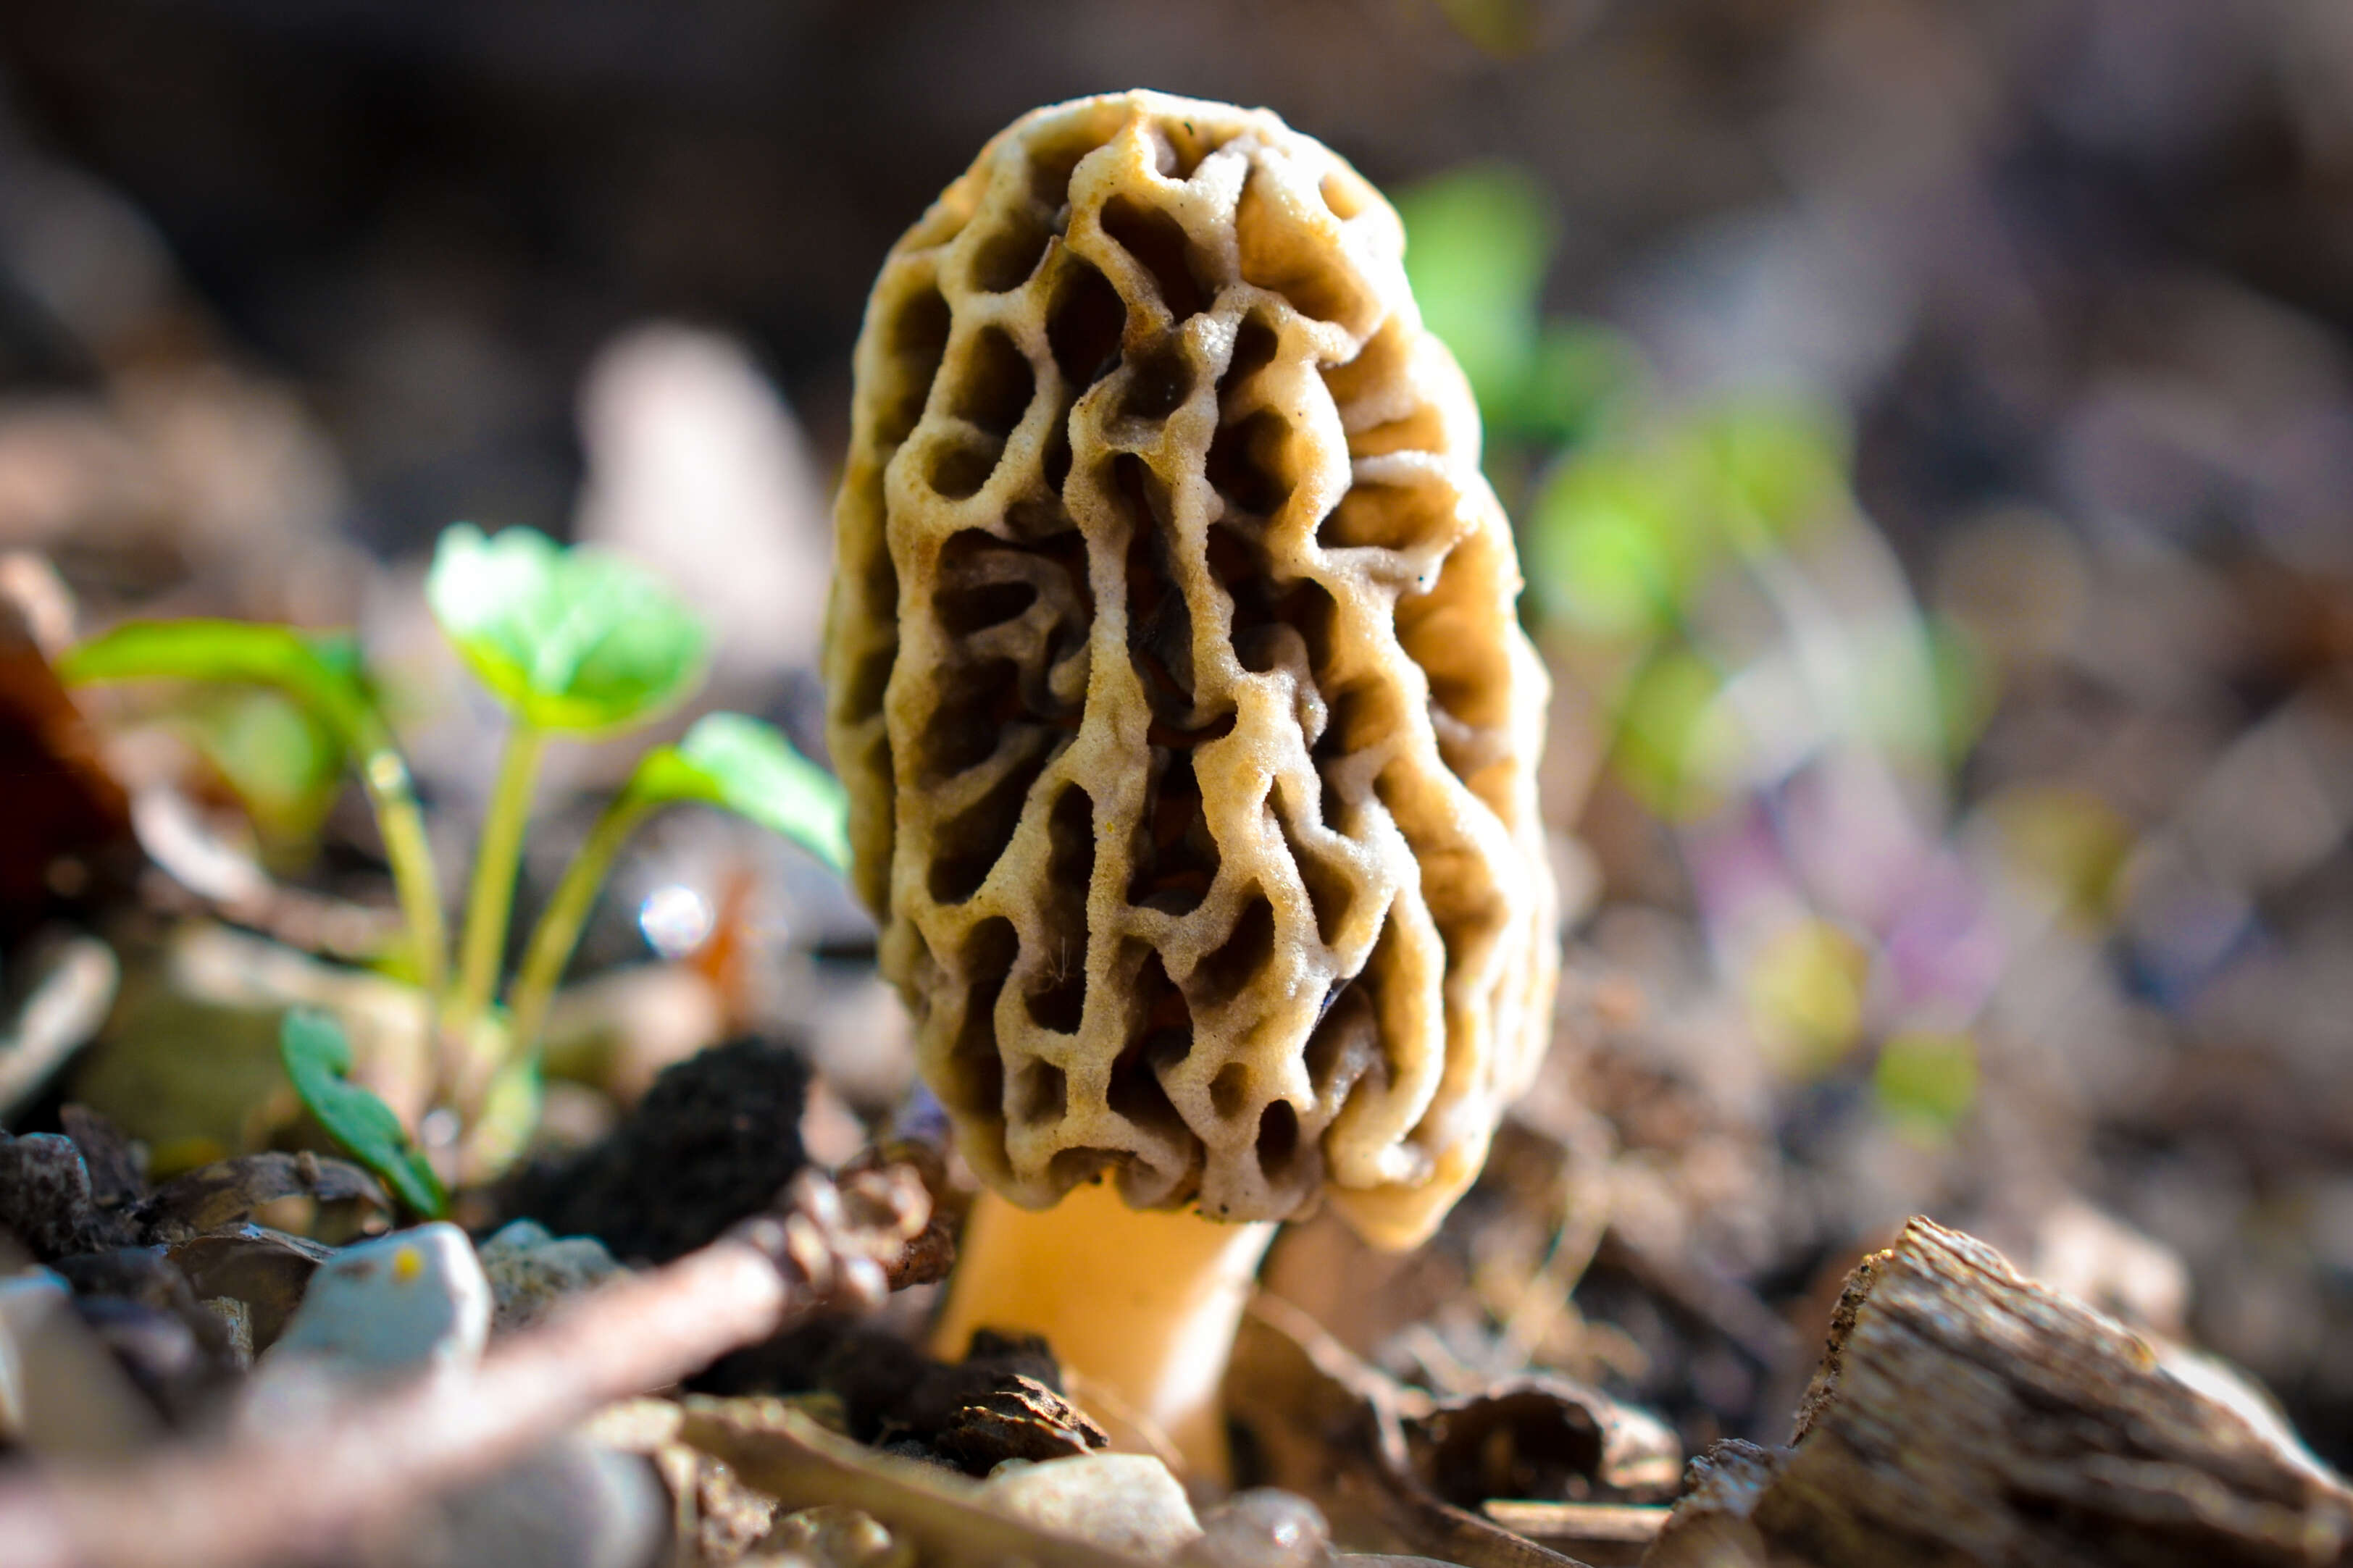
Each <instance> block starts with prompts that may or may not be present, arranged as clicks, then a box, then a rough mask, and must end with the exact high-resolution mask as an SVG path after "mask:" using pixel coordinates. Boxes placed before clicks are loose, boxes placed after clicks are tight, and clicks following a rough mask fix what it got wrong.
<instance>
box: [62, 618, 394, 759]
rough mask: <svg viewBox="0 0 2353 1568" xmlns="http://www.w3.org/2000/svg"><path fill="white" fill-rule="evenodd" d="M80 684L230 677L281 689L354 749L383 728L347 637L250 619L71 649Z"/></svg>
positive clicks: (105, 638)
mask: <svg viewBox="0 0 2353 1568" xmlns="http://www.w3.org/2000/svg"><path fill="white" fill-rule="evenodd" d="M58 672H59V673H60V674H61V675H63V676H64V677H65V679H68V680H69V681H75V682H88V681H99V680H228V681H241V682H248V683H250V684H254V685H259V686H269V687H275V688H276V689H279V690H280V691H283V692H285V693H286V694H287V695H288V696H290V697H292V698H293V699H295V700H297V701H299V702H301V704H302V705H303V706H305V707H306V708H308V709H310V710H311V712H313V713H315V714H317V715H318V716H319V717H320V718H321V719H322V720H324V721H326V722H327V723H328V724H330V725H332V727H333V729H334V731H335V732H336V735H337V737H338V738H339V739H340V740H341V741H342V742H343V744H344V746H345V747H346V748H347V749H349V750H352V751H354V752H356V751H360V750H362V749H363V748H364V744H365V741H366V738H367V737H368V736H369V734H370V733H371V731H373V730H375V729H376V728H378V727H380V721H378V720H377V718H376V715H375V701H374V700H373V699H372V698H371V697H370V696H369V693H368V689H367V685H366V683H365V682H364V680H363V679H361V677H360V664H359V647H358V645H357V644H356V643H354V642H353V640H352V639H351V638H350V637H346V636H342V635H334V636H319V635H314V634H312V633H309V632H303V631H298V630H296V629H295V628H294V627H292V626H255V625H250V624H248V623H247V622H244V621H216V620H184V621H131V622H127V623H126V624H124V625H122V626H117V627H115V628H114V629H113V630H112V631H110V632H106V633H104V634H102V635H100V636H99V637H92V638H91V639H90V641H88V642H85V643H82V644H80V645H79V647H72V648H69V649H68V650H67V651H66V656H65V658H62V659H60V660H59V661H58Z"/></svg>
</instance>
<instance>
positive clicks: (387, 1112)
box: [278, 1011, 449, 1219]
mask: <svg viewBox="0 0 2353 1568" xmlns="http://www.w3.org/2000/svg"><path fill="white" fill-rule="evenodd" d="M278 1052H279V1055H280V1057H282V1058H284V1059H285V1062H286V1076H287V1077H288V1078H290V1079H293V1080H294V1092H295V1093H297V1094H299V1095H301V1097H302V1103H303V1104H304V1105H306V1106H308V1107H310V1110H311V1115H313V1116H315V1117H317V1118H318V1119H319V1125H320V1126H322V1127H324V1128H325V1129H326V1130H327V1131H328V1132H329V1133H330V1134H332V1136H333V1138H334V1140H335V1142H338V1143H341V1144H342V1145H343V1147H344V1148H345V1149H347V1150H349V1151H350V1152H351V1154H352V1157H353V1159H355V1160H357V1161H359V1163H361V1164H363V1165H365V1166H366V1167H367V1168H368V1169H369V1170H371V1171H374V1172H375V1173H376V1174H377V1175H379V1176H382V1177H383V1178H384V1179H385V1182H386V1183H387V1184H389V1185H390V1186H391V1188H392V1190H393V1191H394V1192H395V1193H396V1194H399V1196H400V1201H401V1202H403V1203H405V1204H406V1205H408V1206H409V1207H410V1208H413V1209H415V1210H416V1211H417V1213H419V1214H421V1215H426V1216H427V1217H428V1218H432V1219H438V1218H440V1217H441V1216H442V1215H445V1214H447V1213H448V1211H449V1194H448V1193H447V1192H445V1191H443V1190H442V1186H441V1178H440V1177H439V1176H437V1175H435V1174H434V1173H433V1167H432V1165H431V1164H429V1163H427V1161H426V1158H425V1156H424V1155H423V1154H421V1153H419V1152H417V1145H416V1144H414V1143H412V1142H409V1140H408V1130H407V1129H406V1128H405V1127H403V1126H402V1125H401V1124H400V1118H399V1117H398V1116H396V1115H395V1114H394V1112H393V1109H392V1107H390V1106H389V1105H386V1104H385V1102H384V1100H382V1099H381V1098H379V1097H378V1096H377V1094H376V1092H375V1090H374V1089H368V1088H365V1087H364V1086H362V1085H360V1084H356V1083H353V1081H352V1080H351V1077H350V1074H351V1070H352V1043H351V1041H349V1040H348V1039H345V1038H344V1037H343V1026H342V1025H341V1024H338V1023H336V1022H335V1021H334V1019H332V1018H331V1017H329V1016H327V1015H326V1014H324V1013H311V1012H301V1011H298V1012H292V1013H289V1014H287V1015H286V1020H285V1022H284V1023H282V1024H280V1026H279V1030H278Z"/></svg>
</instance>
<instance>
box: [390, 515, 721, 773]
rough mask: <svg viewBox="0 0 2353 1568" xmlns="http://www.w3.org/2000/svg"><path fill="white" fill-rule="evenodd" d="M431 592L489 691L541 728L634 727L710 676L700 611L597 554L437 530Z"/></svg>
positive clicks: (461, 529) (463, 530) (512, 532)
mask: <svg viewBox="0 0 2353 1568" xmlns="http://www.w3.org/2000/svg"><path fill="white" fill-rule="evenodd" d="M425 597H426V601H427V603H428V604H429V605H432V608H433V615H434V617H435V618H436V619H438V621H439V622H440V623H441V629H442V630H443V631H444V632H446V633H448V637H449V640H450V641H451V642H453V643H455V644H456V645H457V647H458V651H459V654H461V655H462V656H464V658H465V660H466V663H467V665H468V666H469V667H470V668H471V669H472V670H473V672H474V674H475V675H476V676H477V677H478V678H479V679H480V680H481V682H482V684H483V685H485V686H487V687H489V688H490V689H491V692H492V693H493V694H495V695H496V696H497V697H498V699H499V700H500V701H501V702H502V703H504V704H505V705H506V706H507V707H508V708H509V709H510V710H512V711H513V712H514V713H515V714H517V715H518V716H519V717H521V718H522V721H524V722H526V723H528V724H531V725H533V726H534V727H536V728H538V729H542V730H555V731H571V732H574V733H585V734H596V733H602V732H606V731H614V730H620V729H626V728H628V726H630V725H632V724H636V723H639V722H642V721H645V720H647V719H649V718H650V717H652V716H653V715H654V714H656V713H658V712H659V711H660V710H662V709H664V708H667V707H669V706H670V704H672V703H674V702H676V701H678V700H680V699H681V698H683V697H684V696H686V694H687V693H688V691H689V690H691V689H692V688H693V686H694V685H695V683H696V682H697V681H699V680H700V679H702V668H703V658H704V655H705V652H706V648H707V644H708V641H709V638H708V636H707V634H706V633H705V631H704V629H703V626H702V622H701V621H700V620H699V619H698V618H697V617H696V616H695V615H694V613H693V611H691V610H690V609H689V608H688V607H687V606H686V605H685V604H684V603H683V602H682V601H681V600H680V599H679V598H678V597H677V595H674V594H672V593H671V592H670V589H669V588H668V587H666V586H665V585H664V584H662V583H661V582H660V581H659V579H657V578H656V577H654V576H653V575H651V574H649V573H647V572H646V571H644V570H643V569H642V568H640V567H638V566H636V565H634V564H632V563H629V562H628V561H625V560H623V559H622V558H621V557H619V556H617V555H612V554H608V553H607V552H603V551H600V550H597V549H596V548H594V547H586V546H584V547H581V548H577V549H571V550H567V549H565V548H564V547H562V546H560V545H558V544H556V543H555V542H554V541H552V540H550V539H549V538H548V537H547V536H546V535H544V534H542V533H537V532H534V531H532V530H530V529H527V528H510V529H507V530H505V531H502V532H501V533H499V534H497V535H495V536H493V537H487V538H486V537H485V536H484V535H483V533H482V531H481V530H480V529H478V528H476V527H474V526H473V525H472V524H470V523H459V524H458V525H457V526H456V527H454V528H451V529H449V530H448V531H445V532H444V533H443V534H442V535H441V543H440V546H439V548H438V550H436V551H435V552H434V556H433V569H432V571H431V572H430V573H428V574H427V576H426V579H425Z"/></svg>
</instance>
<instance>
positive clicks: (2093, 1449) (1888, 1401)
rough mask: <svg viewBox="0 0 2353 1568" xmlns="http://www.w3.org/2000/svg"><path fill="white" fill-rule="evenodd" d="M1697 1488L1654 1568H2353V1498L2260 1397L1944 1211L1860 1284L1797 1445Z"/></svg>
mask: <svg viewBox="0 0 2353 1568" xmlns="http://www.w3.org/2000/svg"><path fill="white" fill-rule="evenodd" d="M1694 1483H1695V1484H1694V1490H1693V1491H1692V1493H1691V1494H1690V1495H1689V1496H1687V1497H1686V1498H1685V1499H1684V1500H1683V1503H1681V1504H1680V1505H1678V1507H1677V1509H1676V1511H1675V1517H1674V1519H1673V1520H1672V1521H1671V1523H1670V1524H1669V1526H1668V1528H1667V1530H1666V1531H1664V1532H1663V1533H1662V1536H1661V1538H1660V1541H1659V1543H1658V1545H1657V1546H1656V1547H1655V1548H1653V1550H1652V1551H1651V1553H1650V1554H1649V1555H1648V1556H1647V1557H1646V1558H1645V1559H1644V1561H1645V1563H1651V1564H1653V1565H1655V1568H1679V1565H1684V1564H1695V1563H1706V1564H1709V1565H1710V1568H1715V1565H1716V1564H1725V1565H1727V1568H1730V1565H1736V1564H1741V1563H1760V1564H1761V1563H1772V1564H1775V1565H1776V1568H1779V1565H1782V1564H1806V1565H1810V1568H1865V1565H1874V1568H1875V1565H1877V1564H1881V1563H1894V1562H1901V1563H1913V1564H1922V1565H1925V1568H1941V1565H1955V1568H1957V1565H1961V1564H1972V1565H1974V1564H1994V1563H2000V1564H2003V1565H2005V1568H2008V1565H2018V1568H2042V1565H2043V1564H2050V1565H2052V1568H2058V1565H2060V1564H2084V1563H2116V1564H2134V1565H2141V1564H2148V1565H2164V1568H2173V1565H2176V1564H2179V1568H2191V1565H2193V1564H2195V1565H2200V1568H2204V1565H2224V1564H2248V1565H2251V1568H2252V1565H2262V1568H2284V1565H2287V1564H2298V1565H2307V1564H2310V1565H2317V1564H2328V1563H2348V1562H2353V1493H2348V1489H2347V1488H2346V1486H2345V1484H2344V1482H2343V1481H2341V1480H2340V1479H2338V1478H2337V1477H2336V1476H2334V1475H2332V1474H2330V1473H2329V1472H2328V1471H2327V1469H2326V1468H2324V1467H2322V1466H2321V1464H2320V1463H2319V1462H2318V1461H2317V1460H2316V1459H2315V1458H2313V1457H2312V1456H2311V1455H2310V1454H2309V1453H2308V1452H2306V1450H2305V1449H2304V1448H2303V1447H2301V1446H2300V1445H2299V1444H2297V1443H2296V1441H2295V1437H2294V1436H2293V1435H2292V1434H2291V1433H2290V1432H2289V1431H2288V1430H2287V1428H2286V1426H2284V1423H2283V1422H2281V1421H2280V1419H2279V1418H2278V1417H2277V1416H2276V1415H2274V1414H2273V1413H2272V1412H2271V1411H2270V1410H2269V1409H2268V1408H2267V1407H2266V1406H2265V1405H2264V1404H2263V1401H2262V1399H2261V1397H2260V1395H2258V1394H2255V1393H2254V1392H2253V1390H2252V1389H2251V1388H2250V1387H2248V1386H2247V1385H2246V1384H2243V1383H2242V1382H2240V1381H2239V1380H2238V1379H2237V1378H2236V1377H2235V1376H2234V1375H2233V1374H2232V1373H2229V1372H2228V1371H2227V1369H2222V1368H2220V1367H2219V1364H2218V1363H2212V1362H2211V1361H2208V1360H2205V1359H2204V1358H2200V1357H2196V1356H2193V1355H2189V1354H2188V1353H2187V1352H2179V1351H2172V1350H2168V1349H2164V1348H2161V1347H2159V1346H2157V1345H2153V1344H2152V1343H2151V1342H2148V1341H2146V1340H2144V1339H2142V1338H2140V1337H2139V1336H2137V1335H2136V1334H2134V1333H2132V1332H2131V1331H2128V1330H2126V1328H2124V1327H2123V1326H2122V1325H2121V1324H2119V1323H2117V1322H2116V1321H2115V1320H2113V1319H2111V1318H2108V1317H2105V1316H2104V1315H2103V1314H2101V1313H2099V1312H2096V1311H2094V1310H2092V1309H2091V1308H2089V1307H2086V1306H2084V1304H2082V1303H2081V1302H2079V1301H2076V1300H2073V1299H2072V1298H2070V1297H2067V1296H2064V1295H2062V1294H2060V1293H2059V1292H2057V1291H2055V1290H2052V1289H2048V1288H2047V1287H2044V1286H2042V1285H2038V1284H2035V1283H2034V1282H2032V1281H2031V1280H2028V1279H2023V1278H2021V1276H2020V1275H2019V1274H2018V1272H2017V1271H2016V1270H2015V1269H2013V1268H2011V1267H2010V1264H2009V1263H2008V1261H2007V1260H2005V1259H2004V1258H2002V1257H2001V1255H2000V1254H1999V1253H1997V1252H1995V1251H1994V1250H1993V1249H1992V1248H1991V1247H1987V1246H1986V1245H1985V1244H1984V1243H1982V1242H1979V1241H1977V1240H1975V1239H1973V1238H1971V1237H1967V1236H1963V1235H1961V1234H1960V1233H1958V1232H1957V1231H1952V1230H1947V1229H1946V1228H1945V1227H1943V1226H1938V1225H1936V1224H1934V1223H1932V1222H1931V1221H1928V1220H1926V1219H1915V1220H1913V1221H1912V1222H1911V1224H1910V1225H1909V1226H1906V1227H1905V1233H1904V1237H1903V1240H1902V1241H1901V1242H1900V1243H1899V1244H1898V1245H1897V1246H1896V1247H1894V1248H1893V1249H1891V1250H1889V1251H1886V1252H1883V1253H1879V1254H1876V1255H1874V1256H1873V1257H1871V1258H1866V1259H1865V1260H1864V1261H1863V1263H1862V1266H1861V1267H1860V1268H1857V1269H1856V1270H1855V1271H1854V1274H1853V1276H1852V1278H1851V1279H1849V1280H1848V1282H1847V1287H1846V1290H1845V1293H1844V1294H1843V1295H1842V1296H1841V1299H1840V1301H1839V1305H1838V1310H1837V1311H1836V1313H1835V1314H1834V1315H1833V1317H1832V1319H1831V1333H1830V1342H1829V1344H1828V1346H1827V1347H1826V1349H1825V1350H1824V1352H1823V1356H1822V1362H1821V1366H1820V1370H1819V1371H1818V1372H1817V1373H1815V1375H1814V1381H1813V1384H1812V1386H1811V1387H1810V1389H1809V1390H1808V1391H1807V1394H1806V1398H1805V1401H1804V1403H1803V1405H1801V1406H1800V1408H1799V1414H1798V1421H1797V1427H1796V1431H1795V1434H1794V1436H1792V1438H1791V1442H1790V1446H1789V1447H1788V1448H1787V1449H1786V1450H1782V1451H1779V1452H1778V1453H1776V1452H1768V1451H1766V1450H1760V1449H1756V1448H1753V1447H1749V1446H1748V1445H1745V1444H1742V1445H1733V1444H1726V1445H1721V1446H1719V1447H1718V1450H1717V1451H1716V1452H1715V1454H1713V1455H1711V1456H1710V1458H1708V1459H1707V1460H1703V1461H1701V1462H1700V1463H1699V1464H1697V1465H1695V1466H1694Z"/></svg>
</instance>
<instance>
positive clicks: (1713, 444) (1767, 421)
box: [1689, 396, 1851, 545]
mask: <svg viewBox="0 0 2353 1568" xmlns="http://www.w3.org/2000/svg"><path fill="white" fill-rule="evenodd" d="M1690 440H1691V443H1692V451H1691V454H1690V459H1689V460H1690V462H1691V464H1692V467H1693V468H1694V471H1695V472H1698V473H1702V474H1704V475H1706V476H1707V478H1708V479H1709V480H1710V482H1711V484H1712V487H1713V489H1714V491H1715V495H1714V500H1715V505H1717V506H1719V507H1721V508H1722V509H1723V510H1725V513H1726V515H1727V517H1728V518H1729V519H1731V520H1733V521H1736V522H1737V523H1741V524H1746V525H1747V526H1748V527H1749V529H1750V530H1752V532H1751V534H1750V539H1751V542H1752V543H1755V544H1760V545H1761V544H1763V543H1765V542H1771V541H1787V540H1788V539H1790V538H1792V537H1793V536H1795V535H1798V534H1799V533H1802V532H1803V531H1805V529H1806V527H1807V526H1808V525H1809V524H1810V523H1815V522H1819V521H1822V520H1823V519H1825V518H1827V517H1831V516H1835V515H1837V514H1838V513H1839V512H1840V511H1841V510H1844V509H1845V508H1847V507H1848V506H1849V505H1850V504H1851V503H1850V500H1849V497H1848V490H1847V470H1848V468H1849V465H1850V462H1851V454H1850V450H1849V447H1850V442H1849V439H1848V437H1847V430H1846V424H1845V421H1844V420H1843V418H1841V416H1840V415H1839V413H1838V412H1837V410H1835V409H1833V408H1831V407H1830V406H1828V405H1822V404H1820V403H1814V402H1810V401H1807V400H1805V399H1801V398H1795V397H1788V396H1764V397H1751V398H1746V399H1743V400H1740V401H1737V402H1735V403H1731V404H1728V405H1725V406H1722V407H1719V408H1716V409H1715V410H1713V411H1712V412H1711V413H1710V414H1709V415H1707V416H1704V418H1701V419H1699V420H1697V421H1695V422H1694V426H1693V428H1692V430H1691V432H1690ZM1759 533H1761V535H1762V537H1761V538H1757V537H1756V535H1757V534H1759Z"/></svg>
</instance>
